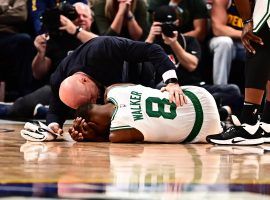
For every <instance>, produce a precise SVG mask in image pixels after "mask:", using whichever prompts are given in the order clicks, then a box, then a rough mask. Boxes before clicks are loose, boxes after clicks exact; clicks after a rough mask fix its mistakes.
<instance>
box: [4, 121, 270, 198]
mask: <svg viewBox="0 0 270 200" xmlns="http://www.w3.org/2000/svg"><path fill="white" fill-rule="evenodd" d="M23 125H24V123H22V122H21V123H20V122H10V121H5V120H1V121H0V177H1V178H0V180H1V183H0V197H1V198H3V199H10V198H12V199H14V198H15V199H24V198H25V197H30V198H34V199H35V198H50V199H51V198H75V199H196V200H200V199H215V200H216V199H218V200H223V199H245V200H249V199H260V200H262V199H263V200H264V199H270V184H269V183H270V151H269V150H270V145H268V146H267V145H261V146H250V147H228V146H213V145H209V144H192V145H191V144H186V145H183V144H110V143H76V142H73V141H72V140H71V139H70V138H69V137H68V134H66V135H65V137H64V138H63V140H58V141H57V142H26V141H25V140H24V139H23V138H22V137H21V136H20V129H21V128H22V127H23ZM68 127H69V125H66V126H65V130H67V128H68Z"/></svg>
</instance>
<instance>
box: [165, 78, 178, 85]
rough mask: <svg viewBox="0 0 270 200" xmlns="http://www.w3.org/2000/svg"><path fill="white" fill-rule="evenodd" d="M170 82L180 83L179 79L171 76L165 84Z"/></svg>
mask: <svg viewBox="0 0 270 200" xmlns="http://www.w3.org/2000/svg"><path fill="white" fill-rule="evenodd" d="M169 83H178V80H177V78H169V79H168V80H167V81H166V82H165V84H166V85H167V84H169Z"/></svg>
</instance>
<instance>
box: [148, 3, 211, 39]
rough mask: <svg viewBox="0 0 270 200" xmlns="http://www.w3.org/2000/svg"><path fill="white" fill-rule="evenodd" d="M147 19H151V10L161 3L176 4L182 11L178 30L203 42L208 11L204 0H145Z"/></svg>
mask: <svg viewBox="0 0 270 200" xmlns="http://www.w3.org/2000/svg"><path fill="white" fill-rule="evenodd" d="M147 2H148V11H149V13H150V19H149V21H152V19H151V18H152V13H153V11H154V10H155V9H156V8H157V7H159V6H161V5H168V4H169V5H171V6H177V9H178V10H179V12H181V13H182V16H183V17H182V22H181V27H180V28H179V31H180V32H181V33H183V34H184V35H185V36H192V37H195V38H196V39H197V40H198V41H200V42H203V41H204V39H205V37H206V35H207V18H208V11H207V8H206V4H205V2H204V0H147Z"/></svg>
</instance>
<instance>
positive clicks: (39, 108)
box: [33, 103, 49, 119]
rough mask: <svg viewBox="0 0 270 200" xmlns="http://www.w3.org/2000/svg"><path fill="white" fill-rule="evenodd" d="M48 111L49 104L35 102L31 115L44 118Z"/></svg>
mask: <svg viewBox="0 0 270 200" xmlns="http://www.w3.org/2000/svg"><path fill="white" fill-rule="evenodd" d="M48 111H49V106H47V105H46V106H44V105H42V104H40V103H39V104H37V105H36V107H35V109H34V112H33V117H34V118H36V119H45V118H46V115H47V113H48Z"/></svg>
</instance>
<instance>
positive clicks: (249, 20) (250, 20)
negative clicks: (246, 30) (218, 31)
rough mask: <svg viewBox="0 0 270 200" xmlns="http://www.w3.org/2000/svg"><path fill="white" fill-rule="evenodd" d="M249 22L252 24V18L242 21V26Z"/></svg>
mask: <svg viewBox="0 0 270 200" xmlns="http://www.w3.org/2000/svg"><path fill="white" fill-rule="evenodd" d="M250 22H253V19H252V18H250V19H246V20H244V21H243V24H244V25H246V24H248V23H250Z"/></svg>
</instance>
